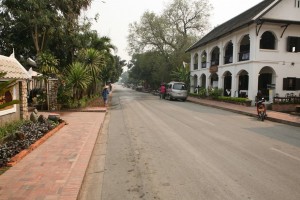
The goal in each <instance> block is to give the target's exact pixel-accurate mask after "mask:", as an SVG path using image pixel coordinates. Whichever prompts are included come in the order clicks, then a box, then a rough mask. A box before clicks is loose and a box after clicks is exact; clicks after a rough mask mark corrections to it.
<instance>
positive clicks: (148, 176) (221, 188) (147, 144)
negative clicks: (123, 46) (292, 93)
mask: <svg viewBox="0 0 300 200" xmlns="http://www.w3.org/2000/svg"><path fill="white" fill-rule="evenodd" d="M80 199H88V200H90V199H91V200H94V199H99V200H135V199H145V200H150V199H151V200H202V199H203V200H227V199H228V200H244V199H245V200H251V199H255V200H299V199H300V128H299V127H293V126H288V125H283V124H278V123H273V122H270V121H265V122H261V121H258V120H257V119H256V118H252V117H249V116H244V115H240V114H235V113H231V112H227V111H224V110H219V109H214V108H211V107H205V106H201V105H196V104H193V103H189V102H180V101H166V100H159V97H158V96H153V95H151V94H146V93H141V92H136V91H133V90H131V89H127V88H122V87H121V86H116V88H115V90H114V93H113V101H112V102H111V108H110V110H109V113H108V115H107V117H106V121H105V123H104V126H103V129H102V133H101V135H100V136H99V138H98V141H97V145H96V147H95V151H94V153H93V157H92V159H91V162H90V167H89V171H88V173H87V177H86V180H85V182H84V185H83V188H82V192H81V198H80Z"/></svg>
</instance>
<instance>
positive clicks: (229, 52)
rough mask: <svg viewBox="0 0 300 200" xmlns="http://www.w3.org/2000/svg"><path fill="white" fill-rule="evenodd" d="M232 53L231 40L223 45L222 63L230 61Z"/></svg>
mask: <svg viewBox="0 0 300 200" xmlns="http://www.w3.org/2000/svg"><path fill="white" fill-rule="evenodd" d="M232 55H233V44H232V42H228V44H227V45H226V47H225V55H224V64H229V63H232Z"/></svg>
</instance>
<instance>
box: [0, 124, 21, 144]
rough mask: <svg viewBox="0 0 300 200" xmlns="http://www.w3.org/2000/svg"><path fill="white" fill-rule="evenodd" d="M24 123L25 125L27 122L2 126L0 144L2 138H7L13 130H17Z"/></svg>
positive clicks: (0, 128)
mask: <svg viewBox="0 0 300 200" xmlns="http://www.w3.org/2000/svg"><path fill="white" fill-rule="evenodd" d="M25 123H27V121H25V120H18V121H14V122H11V123H7V124H5V125H4V126H2V127H0V143H1V141H2V138H4V137H5V136H7V135H8V134H9V133H12V132H14V131H15V130H17V129H19V128H20V127H21V126H22V125H23V124H25Z"/></svg>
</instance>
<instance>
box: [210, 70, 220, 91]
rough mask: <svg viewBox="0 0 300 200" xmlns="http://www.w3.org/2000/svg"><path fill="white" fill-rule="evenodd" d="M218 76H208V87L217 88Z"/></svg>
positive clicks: (214, 74)
mask: <svg viewBox="0 0 300 200" xmlns="http://www.w3.org/2000/svg"><path fill="white" fill-rule="evenodd" d="M218 83H219V76H218V74H217V73H213V74H211V75H210V86H211V87H212V88H218Z"/></svg>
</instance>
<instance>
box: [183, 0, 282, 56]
mask: <svg viewBox="0 0 300 200" xmlns="http://www.w3.org/2000/svg"><path fill="white" fill-rule="evenodd" d="M275 1H278V0H263V1H262V2H260V3H259V4H257V5H255V6H253V7H252V8H250V9H248V10H246V11H245V12H243V13H241V14H239V15H238V16H236V17H234V18H232V19H230V20H229V21H227V22H225V23H223V24H221V25H219V26H217V27H216V28H214V29H213V30H212V31H210V32H209V33H208V34H206V35H205V36H204V37H203V38H202V39H200V40H199V41H198V42H196V43H195V44H193V45H192V46H191V47H190V48H188V49H187V50H186V52H189V51H191V50H193V49H196V48H198V47H201V46H204V45H206V44H207V43H209V42H211V41H213V40H215V39H219V38H220V37H222V36H224V35H226V34H229V33H232V32H233V31H236V30H238V29H240V28H243V27H245V26H249V25H250V24H252V23H254V22H255V20H256V16H257V15H259V14H260V13H262V12H263V11H264V10H265V9H266V8H268V6H270V5H272V3H274V2H275ZM279 1H280V0H279ZM279 1H278V2H279ZM258 17H261V16H258Z"/></svg>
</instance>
